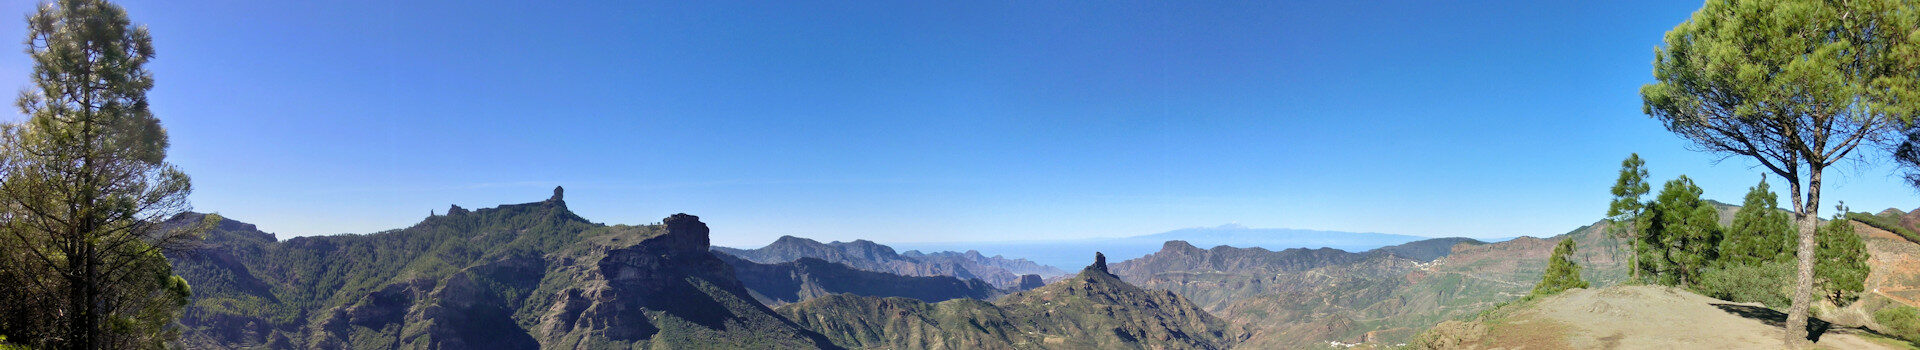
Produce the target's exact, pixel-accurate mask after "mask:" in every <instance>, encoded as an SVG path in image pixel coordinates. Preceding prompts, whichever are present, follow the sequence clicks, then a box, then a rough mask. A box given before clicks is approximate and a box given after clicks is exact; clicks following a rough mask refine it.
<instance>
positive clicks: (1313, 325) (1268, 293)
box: [1115, 226, 1626, 348]
mask: <svg viewBox="0 0 1920 350" xmlns="http://www.w3.org/2000/svg"><path fill="white" fill-rule="evenodd" d="M1567 238H1571V239H1575V240H1577V241H1578V242H1579V243H1580V245H1581V247H1582V250H1581V251H1580V255H1579V256H1578V257H1579V259H1580V261H1581V263H1582V264H1583V266H1588V267H1589V268H1588V270H1587V271H1586V274H1587V275H1588V277H1587V278H1588V280H1589V281H1595V282H1596V283H1600V284H1601V285H1605V284H1608V283H1611V282H1613V281H1617V280H1619V279H1621V278H1624V276H1625V267H1624V266H1623V264H1621V262H1623V261H1624V259H1625V257H1626V256H1625V255H1624V254H1625V252H1624V251H1623V250H1620V249H1624V247H1623V246H1622V247H1620V248H1617V249H1609V248H1607V247H1609V246H1621V245H1623V244H1625V241H1624V240H1616V239H1610V238H1608V237H1607V236H1605V234H1604V232H1603V230H1601V229H1600V228H1597V227H1593V226H1588V227H1582V228H1580V229H1577V230H1575V231H1573V232H1570V233H1568V234H1566V235H1562V236H1558V237H1556V238H1553V239H1545V240H1543V239H1537V238H1531V237H1522V238H1517V239H1513V240H1509V241H1505V242H1499V243H1484V242H1480V241H1477V240H1471V239H1463V238H1444V239H1429V240H1422V241H1415V242H1408V243H1405V244H1401V245H1397V246H1388V247H1382V248H1378V249H1373V250H1370V251H1367V252H1361V253H1352V252H1346V251H1341V250H1337V249H1299V248H1296V249H1286V250H1281V251H1269V250H1266V249H1260V248H1234V247H1227V246H1220V247H1214V248H1212V249H1200V248H1198V247H1194V246H1192V245H1191V244H1187V243H1186V242H1180V241H1173V242H1167V243H1166V244H1164V245H1163V246H1162V249H1161V251H1160V252H1156V253H1154V254H1151V255H1148V256H1146V257H1142V258H1140V259H1134V260H1128V261H1125V262H1121V263H1119V264H1116V265H1115V271H1116V272H1117V274H1118V275H1120V276H1121V277H1122V278H1125V279H1127V280H1128V281H1130V282H1133V283H1135V284H1137V285H1139V286H1141V287H1143V288H1147V289H1154V290H1166V291H1172V292H1175V293H1178V294H1180V295H1182V296H1185V297H1187V298H1190V299H1192V300H1193V301H1194V302H1195V303H1197V304H1199V305H1201V306H1202V307H1205V308H1206V309H1207V310H1208V311H1211V312H1213V313H1214V314H1215V315H1219V316H1220V317H1222V318H1225V319H1228V320H1231V321H1234V322H1236V323H1238V324H1241V325H1244V326H1246V327H1248V332H1249V338H1248V339H1247V341H1246V342H1245V343H1244V346H1248V347H1254V348H1309V347H1317V346H1322V345H1325V344H1327V342H1329V341H1340V342H1345V343H1367V342H1371V343H1376V344H1396V343H1400V342H1404V341H1405V340H1406V339H1408V338H1411V337H1412V336H1413V335H1415V334H1416V333H1417V332H1419V331H1420V330H1423V329H1426V328H1428V327H1431V326H1432V325H1433V324H1436V323H1439V322H1441V321H1445V320H1448V319H1453V318H1457V317H1462V316H1464V315H1472V314H1473V313H1476V312H1479V311H1480V310H1484V309H1486V308H1488V307H1492V305H1494V304H1497V303H1500V302H1503V301H1507V300H1510V299H1512V298H1515V297H1518V296H1520V295H1524V294H1525V293H1526V292H1527V290H1528V289H1529V288H1531V287H1532V285H1533V282H1535V281H1537V280H1538V279H1539V276H1540V273H1541V271H1543V270H1544V269H1545V263H1544V262H1545V261H1546V258H1545V257H1546V254H1548V253H1549V252H1551V250H1552V247H1553V243H1557V242H1558V239H1567ZM1535 256H1538V258H1537V259H1536V258H1535Z"/></svg>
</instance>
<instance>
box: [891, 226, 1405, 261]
mask: <svg viewBox="0 0 1920 350" xmlns="http://www.w3.org/2000/svg"><path fill="white" fill-rule="evenodd" d="M1423 239H1428V237H1420V236H1409V235H1397V234H1386V233H1361V232H1342V231H1321V230H1302V229H1284V228H1250V227H1246V226H1241V225H1236V224H1228V225H1221V226H1215V227H1196V228H1186V229H1179V230H1173V231H1167V232H1162V233H1155V234H1147V235H1139V236H1132V237H1121V238H1092V239H1070V240H1047V241H1009V242H938V243H892V244H891V245H892V246H894V247H899V248H900V249H915V250H925V251H940V250H952V251H964V250H978V251H981V252H984V253H986V254H996V255H1003V256H1010V257H1019V258H1025V259H1027V260H1032V261H1034V262H1038V263H1041V264H1045V265H1052V266H1073V265H1074V264H1076V262H1077V261H1080V260H1083V259H1086V258H1085V256H1087V255H1088V254H1093V253H1094V252H1104V253H1106V254H1107V256H1110V257H1113V258H1114V259H1118V260H1126V259H1133V258H1138V257H1142V256H1146V255H1147V254H1151V253H1153V252H1155V251H1158V250H1160V246H1161V245H1162V244H1164V243H1166V242H1167V241H1185V242H1187V243H1190V244H1192V245H1195V246H1201V247H1212V246H1219V245H1227V246H1234V247H1244V248H1252V247H1259V248H1266V249H1269V250H1284V249H1288V248H1308V249H1316V248H1333V249H1339V250H1344V251H1349V252H1360V251H1366V250H1370V249H1374V248H1379V247H1385V246H1390V245H1396V244H1402V243H1407V242H1413V241H1418V240H1423Z"/></svg>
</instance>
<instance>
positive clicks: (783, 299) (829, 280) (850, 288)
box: [714, 252, 1001, 306]
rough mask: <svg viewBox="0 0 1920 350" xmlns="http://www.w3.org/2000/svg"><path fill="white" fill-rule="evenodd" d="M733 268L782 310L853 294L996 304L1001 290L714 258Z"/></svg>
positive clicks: (834, 267)
mask: <svg viewBox="0 0 1920 350" xmlns="http://www.w3.org/2000/svg"><path fill="white" fill-rule="evenodd" d="M714 255H716V256H719V257H720V258H721V260H722V261H726V263H727V264H728V265H732V266H733V271H734V275H735V277H737V278H739V279H740V282H741V283H743V284H745V285H746V287H747V290H748V291H751V292H753V296H754V298H755V299H757V300H759V301H760V303H761V304H765V305H767V306H780V305H786V304H790V303H795V302H800V301H804V300H808V299H813V298H818V297H823V296H828V295H833V294H840V293H850V294H854V295H865V296H875V297H903V298H911V299H917V300H920V301H925V302H942V301H947V300H952V299H960V298H972V299H983V300H984V299H991V298H994V297H998V296H1000V294H1001V293H1000V290H998V289H994V288H993V286H992V285H988V284H987V282H983V281H980V280H977V279H970V280H961V279H958V278H953V277H951V276H926V277H919V276H901V275H895V274H890V273H884V272H873V271H866V270H859V269H854V268H852V267H847V266H846V265H841V264H837V263H831V262H827V261H826V260H820V259H815V258H800V260H794V261H789V262H785V263H779V264H761V263H756V262H752V261H746V260H744V259H740V258H737V257H733V256H731V255H727V254H726V253H717V252H716V253H714Z"/></svg>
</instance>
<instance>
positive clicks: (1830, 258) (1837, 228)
mask: <svg viewBox="0 0 1920 350" xmlns="http://www.w3.org/2000/svg"><path fill="white" fill-rule="evenodd" d="M1836 213H1838V214H1837V215H1835V216H1834V218H1833V220H1830V221H1827V224H1826V226H1822V227H1821V228H1820V235H1819V239H1820V249H1819V251H1818V253H1817V254H1819V255H1817V256H1815V257H1814V258H1815V259H1814V261H1815V263H1814V265H1813V276H1814V284H1815V286H1816V287H1818V289H1819V291H1820V294H1821V296H1823V297H1825V298H1826V299H1827V301H1831V302H1833V304H1834V305H1839V306H1846V305H1847V304H1850V303H1853V301H1854V300H1856V299H1859V298H1860V292H1861V291H1863V290H1866V282H1867V273H1868V267H1867V261H1866V260H1867V253H1866V248H1867V247H1866V243H1865V242H1861V241H1860V235H1858V234H1855V233H1854V231H1853V220H1848V219H1847V218H1846V213H1847V208H1846V206H1845V205H1844V203H1843V205H1841V206H1839V210H1837V211H1836Z"/></svg>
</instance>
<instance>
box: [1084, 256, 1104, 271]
mask: <svg viewBox="0 0 1920 350" xmlns="http://www.w3.org/2000/svg"><path fill="white" fill-rule="evenodd" d="M1087 271H1100V273H1108V272H1107V255H1106V254H1101V253H1100V252H1093V265H1087Z"/></svg>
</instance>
